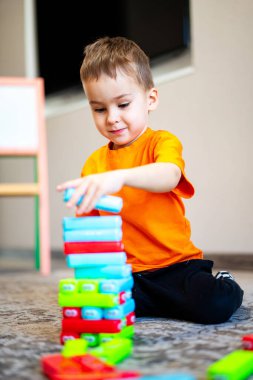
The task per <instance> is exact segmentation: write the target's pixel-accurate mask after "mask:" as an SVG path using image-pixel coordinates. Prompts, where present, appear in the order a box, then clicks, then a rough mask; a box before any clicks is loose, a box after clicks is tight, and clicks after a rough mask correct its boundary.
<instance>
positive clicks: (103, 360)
mask: <svg viewBox="0 0 253 380" xmlns="http://www.w3.org/2000/svg"><path fill="white" fill-rule="evenodd" d="M73 191H74V190H73V189H68V190H67V191H66V192H65V194H64V200H65V201H68V200H69V199H70V197H71V196H72V194H73ZM80 201H81V200H80ZM80 201H79V202H80ZM95 208H97V209H100V210H104V211H109V212H111V213H118V212H120V210H121V208H122V200H121V198H118V197H113V196H104V197H102V198H101V199H100V200H99V202H98V203H97V204H96V206H95ZM121 227H122V220H121V217H120V216H119V215H111V216H99V217H92V216H87V217H80V218H64V220H63V240H64V253H65V255H66V259H67V265H68V266H69V267H70V268H73V269H74V278H67V279H63V280H61V281H60V283H59V304H60V306H61V307H62V316H63V318H62V331H61V338H60V339H61V343H62V344H63V349H62V352H61V353H59V354H50V355H45V356H43V357H42V358H41V367H42V371H43V373H44V374H45V375H47V376H48V377H49V378H50V379H51V380H106V379H107V380H110V379H111V380H113V379H115V380H116V379H125V380H127V379H128V380H131V379H137V378H138V379H139V380H196V379H195V378H194V377H193V376H192V375H189V374H185V373H170V374H169V373H168V374H162V375H155V376H141V374H140V373H139V372H137V371H122V370H118V369H117V367H116V366H115V365H116V364H117V363H119V362H120V361H122V360H123V359H124V358H126V357H128V356H129V355H130V354H131V353H132V340H131V338H132V337H133V335H134V321H135V314H134V308H135V304H134V300H133V299H132V294H131V289H132V287H133V283H134V282H133V277H132V271H131V266H130V265H127V264H126V254H125V252H124V246H123V243H122V230H121Z"/></svg>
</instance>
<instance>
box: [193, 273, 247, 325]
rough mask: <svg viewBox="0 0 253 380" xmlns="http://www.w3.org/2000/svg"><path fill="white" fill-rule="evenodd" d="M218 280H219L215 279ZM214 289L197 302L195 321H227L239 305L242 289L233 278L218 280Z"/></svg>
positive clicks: (208, 322) (214, 322)
mask: <svg viewBox="0 0 253 380" xmlns="http://www.w3.org/2000/svg"><path fill="white" fill-rule="evenodd" d="M217 281H219V280H217ZM220 281H223V283H220V284H218V286H217V287H216V289H215V290H214V292H213V293H212V294H210V295H209V296H208V297H203V299H202V302H200V303H199V305H198V307H197V310H196V313H194V316H193V317H194V319H195V322H197V323H203V324H218V323H224V322H226V321H228V320H229V319H230V318H231V316H232V315H233V313H234V312H235V311H236V310H237V309H238V308H239V307H240V306H241V304H242V299H243V290H242V289H241V288H240V287H239V285H238V284H237V283H236V282H234V281H233V280H223V279H222V280H220Z"/></svg>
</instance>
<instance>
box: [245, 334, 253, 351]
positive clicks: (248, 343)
mask: <svg viewBox="0 0 253 380" xmlns="http://www.w3.org/2000/svg"><path fill="white" fill-rule="evenodd" d="M242 347H243V349H244V350H251V351H253V334H248V335H244V336H243V337H242Z"/></svg>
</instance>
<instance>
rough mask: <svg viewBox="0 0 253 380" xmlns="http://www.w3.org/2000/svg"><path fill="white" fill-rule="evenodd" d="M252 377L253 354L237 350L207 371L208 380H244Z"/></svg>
mask: <svg viewBox="0 0 253 380" xmlns="http://www.w3.org/2000/svg"><path fill="white" fill-rule="evenodd" d="M251 375H253V352H251V351H247V350H237V351H233V352H231V353H230V354H228V355H226V356H225V357H223V358H222V359H220V360H218V361H217V362H215V363H213V364H212V365H211V366H209V367H208V369H207V379H208V380H244V379H247V378H248V377H249V376H251Z"/></svg>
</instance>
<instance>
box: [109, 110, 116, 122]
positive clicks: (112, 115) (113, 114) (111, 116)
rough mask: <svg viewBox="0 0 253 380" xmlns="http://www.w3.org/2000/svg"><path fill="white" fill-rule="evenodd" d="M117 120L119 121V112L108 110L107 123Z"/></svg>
mask: <svg viewBox="0 0 253 380" xmlns="http://www.w3.org/2000/svg"><path fill="white" fill-rule="evenodd" d="M118 122H119V113H118V112H117V111H116V110H115V111H110V112H108V116H107V123H108V124H115V123H118Z"/></svg>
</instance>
